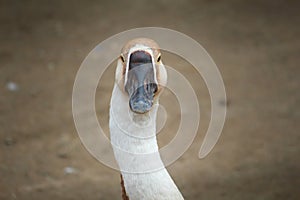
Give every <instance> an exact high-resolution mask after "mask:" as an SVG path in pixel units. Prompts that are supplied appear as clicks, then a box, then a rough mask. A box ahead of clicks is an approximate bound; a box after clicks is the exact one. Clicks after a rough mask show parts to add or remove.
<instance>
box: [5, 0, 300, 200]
mask: <svg viewBox="0 0 300 200" xmlns="http://www.w3.org/2000/svg"><path fill="white" fill-rule="evenodd" d="M299 9H300V3H299V1H283V0H282V1H237V0H229V1H196V0H194V1H188V2H185V1H183V0H176V1H174V0H173V1H171V0H170V1H168V0H163V1H158V0H157V1H151V2H150V1H144V0H140V1H112V0H110V1H94V0H93V1H59V0H58V1H50V0H49V1H17V0H12V1H1V3H0V24H1V28H0V199H1V200H2V199H3V200H4V199H43V200H44V199H45V200H46V199H108V200H110V199H120V197H121V188H120V185H119V182H120V177H119V173H118V172H117V171H115V170H113V169H110V168H108V167H106V166H104V165H102V164H101V163H99V162H98V161H96V160H95V159H93V158H92V156H90V154H89V153H88V152H87V151H86V149H85V148H84V147H83V146H82V144H81V143H80V141H79V138H78V135H77V132H76V130H75V126H74V122H73V118H72V110H71V102H72V101H71V96H72V87H73V82H74V79H75V75H76V72H77V70H78V69H79V66H80V64H81V62H82V61H83V59H84V58H85V56H86V55H87V54H88V53H89V52H90V51H91V50H92V49H93V48H94V47H95V46H96V45H97V44H98V43H100V42H101V41H103V40H104V39H106V38H107V37H109V36H111V35H113V34H116V33H119V32H121V31H124V30H127V29H131V28H136V27H143V26H160V27H166V28H171V29H175V30H178V31H181V32H183V33H185V34H187V35H189V36H191V37H192V38H194V39H195V40H197V41H198V42H199V43H201V44H202V45H203V46H204V47H205V48H206V50H207V51H208V52H209V53H210V55H211V56H212V58H213V59H214V60H215V62H216V64H217V65H218V67H219V70H220V72H221V74H222V76H223V79H224V82H225V86H226V92H227V96H228V99H229V104H228V113H227V120H226V124H225V127H224V130H223V133H222V136H221V138H220V140H219V142H218V143H217V145H216V147H215V148H214V150H213V151H212V152H211V153H210V154H209V156H208V157H206V158H205V159H203V160H199V159H198V157H197V154H198V151H199V147H200V144H201V142H202V140H203V136H204V134H205V131H206V129H207V126H208V122H209V117H210V115H209V112H210V101H209V96H208V93H207V90H206V88H205V84H204V83H203V81H202V80H201V78H199V77H193V73H192V71H188V70H186V71H185V72H184V73H185V74H186V75H187V76H190V79H191V80H192V82H193V86H194V87H195V90H196V91H197V95H198V98H199V103H200V108H201V111H202V113H204V114H203V115H202V118H201V124H200V129H199V133H198V136H197V138H196V140H195V141H194V143H193V144H192V146H191V147H190V148H189V150H188V151H187V152H186V153H185V154H184V155H183V156H182V157H181V158H180V159H179V160H178V161H177V162H175V163H174V164H173V165H171V166H170V167H168V170H169V172H170V174H171V175H172V176H173V178H174V180H175V182H176V183H177V185H178V187H179V188H180V190H181V191H182V193H183V195H184V196H185V197H186V199H205V200H209V199H211V200H216V199H227V200H253V199H257V200H260V199H264V200H266V199H268V200H275V199H278V200H281V199H289V200H292V199H293V200H296V199H300V192H299V186H300V157H299V153H300V145H299V143H300V134H299V130H300V125H299V118H300V105H299V103H300V93H299V89H300V87H299V86H300V85H299V84H300V79H299V75H300V74H299V72H300V67H299V64H300V62H299V55H298V54H299V52H300V40H299V35H300V26H299V22H300V16H299ZM166 57H168V56H166ZM171 57H172V56H169V58H171ZM165 62H167V61H165ZM168 62H169V63H171V64H172V63H173V65H174V66H176V64H178V62H176V59H169V60H168ZM182 65H184V64H182ZM113 70H114V69H113V67H111V68H109V70H108V71H107V72H106V73H107V75H106V76H105V78H106V79H105V80H106V81H105V80H101V81H100V84H99V90H98V91H97V101H96V102H97V103H96V108H97V112H98V116H99V121H100V123H101V124H103V126H104V127H106V129H105V130H107V119H108V101H109V98H110V92H111V88H112V82H113V77H112V74H113ZM101 83H102V84H101ZM166 95H167V93H166ZM163 101H164V96H162V102H163ZM166 107H168V104H166ZM169 109H171V110H170V112H172V107H171V108H169ZM172 116H175V118H174V117H173V118H170V121H169V122H167V124H166V128H165V132H171V130H172V129H173V128H174V126H172V124H176V123H178V120H179V119H178V117H177V118H176V116H177V115H172ZM168 120H169V119H168ZM159 139H161V140H160V144H161V145H163V144H164V143H167V141H168V140H169V139H170V136H169V135H167V134H166V135H165V136H161V137H160V136H159Z"/></svg>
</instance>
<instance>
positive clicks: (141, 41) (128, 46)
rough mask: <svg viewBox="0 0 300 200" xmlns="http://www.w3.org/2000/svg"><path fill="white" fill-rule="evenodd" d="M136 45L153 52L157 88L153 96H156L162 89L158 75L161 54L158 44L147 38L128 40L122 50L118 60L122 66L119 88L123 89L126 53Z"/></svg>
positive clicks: (159, 75) (126, 60)
mask: <svg viewBox="0 0 300 200" xmlns="http://www.w3.org/2000/svg"><path fill="white" fill-rule="evenodd" d="M137 45H143V46H145V47H149V49H151V50H152V52H153V59H154V63H153V64H154V65H155V68H156V79H157V87H158V88H157V92H156V94H155V96H157V94H159V93H160V91H161V90H162V89H163V85H162V84H160V83H161V74H160V70H159V65H160V64H162V62H161V58H160V57H161V52H160V47H159V46H158V44H157V43H156V42H155V41H154V40H152V39H149V38H136V39H133V40H130V41H129V42H127V43H126V44H125V45H124V47H123V48H122V50H121V55H120V58H119V61H120V62H121V63H122V64H123V67H122V73H121V75H122V77H121V83H120V86H121V88H122V89H124V81H125V75H126V63H127V62H128V53H129V52H130V49H131V48H133V47H135V46H137Z"/></svg>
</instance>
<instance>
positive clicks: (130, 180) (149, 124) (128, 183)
mask: <svg viewBox="0 0 300 200" xmlns="http://www.w3.org/2000/svg"><path fill="white" fill-rule="evenodd" d="M157 105H158V104H156V105H154V106H153V109H152V110H151V111H150V112H148V113H147V114H144V115H134V114H133V113H132V112H130V111H129V106H128V97H127V96H126V95H125V94H124V93H123V92H122V91H121V90H120V88H119V87H118V86H117V85H116V84H115V86H114V89H113V94H112V98H111V105H110V120H109V125H110V139H111V143H112V145H113V149H114V154H115V158H116V160H117V162H118V164H119V167H120V170H121V173H122V176H123V179H124V186H125V190H126V193H127V195H128V197H129V199H130V200H136V199H145V200H148V199H173V200H177V199H183V197H182V195H181V193H180V192H179V190H178V189H177V187H176V185H175V183H174V181H173V180H172V178H171V177H170V175H169V174H168V172H167V170H166V169H165V167H164V165H163V162H162V161H161V158H160V155H159V152H158V145H157V140H156V134H155V133H156V113H157ZM124 151H125V153H124ZM126 152H127V153H126ZM128 154H130V156H129V155H128ZM137 154H138V155H145V154H152V157H151V162H147V161H145V162H143V161H142V160H143V159H140V158H138V155H137ZM151 166H152V167H153V166H154V167H155V168H156V169H158V168H159V170H156V171H154V172H153V171H152V172H143V171H149V169H151ZM152 169H153V168H152ZM134 171H135V172H136V171H138V172H140V173H132V172H134Z"/></svg>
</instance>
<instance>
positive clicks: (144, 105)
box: [125, 51, 157, 114]
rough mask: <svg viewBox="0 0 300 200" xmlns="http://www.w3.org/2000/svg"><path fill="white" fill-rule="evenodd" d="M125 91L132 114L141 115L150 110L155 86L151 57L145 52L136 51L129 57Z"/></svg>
mask: <svg viewBox="0 0 300 200" xmlns="http://www.w3.org/2000/svg"><path fill="white" fill-rule="evenodd" d="M125 90H126V92H127V93H128V95H129V107H130V109H131V110H132V111H133V112H135V113H139V114H143V113H146V112H148V111H150V110H151V108H152V105H153V97H154V93H155V92H156V90H157V84H156V83H155V80H154V65H153V63H152V59H151V55H150V54H148V53H147V52H145V51H136V52H133V53H132V54H131V55H130V59H129V69H128V75H127V82H126V85H125Z"/></svg>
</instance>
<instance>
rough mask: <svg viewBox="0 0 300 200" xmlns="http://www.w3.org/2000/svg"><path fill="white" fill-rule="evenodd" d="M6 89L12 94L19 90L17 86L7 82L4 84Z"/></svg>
mask: <svg viewBox="0 0 300 200" xmlns="http://www.w3.org/2000/svg"><path fill="white" fill-rule="evenodd" d="M6 88H7V89H8V90H9V91H12V92H15V91H17V90H19V86H18V84H16V83H14V82H8V83H7V84H6Z"/></svg>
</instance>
